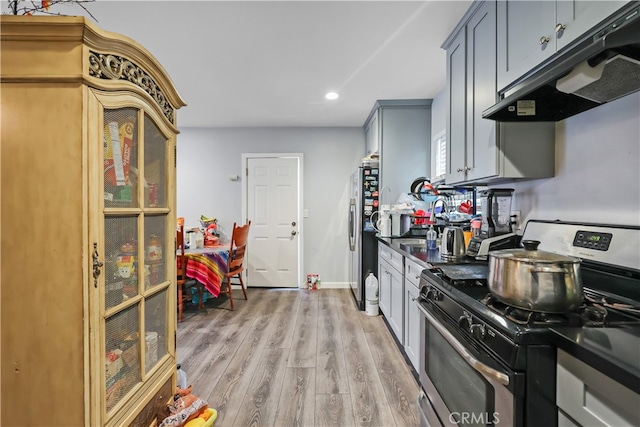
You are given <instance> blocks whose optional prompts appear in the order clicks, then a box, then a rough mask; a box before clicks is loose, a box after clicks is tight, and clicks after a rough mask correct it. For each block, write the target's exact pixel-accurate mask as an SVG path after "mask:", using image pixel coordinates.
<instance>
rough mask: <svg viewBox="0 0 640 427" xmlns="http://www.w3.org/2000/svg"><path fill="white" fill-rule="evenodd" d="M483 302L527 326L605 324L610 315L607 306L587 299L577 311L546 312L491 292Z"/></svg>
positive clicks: (506, 316) (498, 312)
mask: <svg viewBox="0 0 640 427" xmlns="http://www.w3.org/2000/svg"><path fill="white" fill-rule="evenodd" d="M482 303H483V304H484V305H486V306H487V307H489V308H490V309H491V310H493V311H494V312H495V313H497V314H499V315H501V316H504V317H505V318H507V319H509V320H511V321H512V322H515V323H517V324H520V325H526V326H554V325H556V326H558V325H562V326H605V325H606V324H607V321H608V315H609V311H608V310H607V309H606V308H605V307H603V306H602V305H600V304H594V303H591V302H589V301H587V300H585V302H584V303H583V304H582V305H581V306H580V307H578V308H577V309H576V310H575V311H572V312H566V313H546V312H539V311H531V310H526V309H522V308H519V307H513V306H510V305H508V304H505V303H503V302H502V301H500V300H498V299H497V298H496V297H494V296H493V295H491V294H488V295H487V296H486V297H485V298H484V299H483V300H482Z"/></svg>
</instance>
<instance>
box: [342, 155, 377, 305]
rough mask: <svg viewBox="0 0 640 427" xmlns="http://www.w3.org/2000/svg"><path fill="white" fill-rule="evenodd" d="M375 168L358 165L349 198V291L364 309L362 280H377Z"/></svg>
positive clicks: (353, 176) (352, 178)
mask: <svg viewBox="0 0 640 427" xmlns="http://www.w3.org/2000/svg"><path fill="white" fill-rule="evenodd" d="M378 173H379V169H378V166H360V167H359V168H358V170H357V171H356V172H355V173H354V174H353V175H351V195H350V198H349V249H350V251H351V252H350V255H351V258H350V271H351V278H350V281H349V282H350V284H351V291H352V293H353V297H354V298H355V301H356V305H357V306H358V309H360V310H364V302H365V294H364V292H365V287H364V281H365V279H366V278H367V276H368V275H369V273H373V274H374V275H375V276H376V277H378V240H377V239H376V236H375V235H376V230H375V228H374V227H373V222H372V221H375V220H376V219H377V217H378V215H375V217H374V218H373V219H372V218H371V217H372V215H373V213H374V212H376V211H377V210H378V202H379V198H378V196H379V185H380V179H379V175H378Z"/></svg>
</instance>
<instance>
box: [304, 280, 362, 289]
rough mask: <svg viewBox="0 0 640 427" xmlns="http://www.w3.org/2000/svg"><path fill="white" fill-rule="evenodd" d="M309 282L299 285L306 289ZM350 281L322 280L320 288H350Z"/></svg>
mask: <svg viewBox="0 0 640 427" xmlns="http://www.w3.org/2000/svg"><path fill="white" fill-rule="evenodd" d="M306 287H307V284H306V283H305V284H304V285H302V286H299V288H300V289H306ZM349 288H350V286H349V282H322V281H321V282H320V288H319V289H349Z"/></svg>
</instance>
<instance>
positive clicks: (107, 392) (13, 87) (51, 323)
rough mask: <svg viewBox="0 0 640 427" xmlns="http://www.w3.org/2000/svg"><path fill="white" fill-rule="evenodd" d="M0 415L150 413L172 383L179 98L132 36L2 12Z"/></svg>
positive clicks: (90, 421)
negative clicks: (0, 342)
mask: <svg viewBox="0 0 640 427" xmlns="http://www.w3.org/2000/svg"><path fill="white" fill-rule="evenodd" d="M0 24H1V25H0V33H1V34H0V35H1V45H0V55H1V57H0V59H1V61H2V68H1V82H2V90H1V102H2V104H1V107H2V122H1V129H2V131H1V132H2V134H1V136H2V147H1V151H0V160H1V172H2V181H1V189H2V206H1V213H2V223H1V232H2V233H1V236H2V246H1V256H2V258H1V265H2V273H1V274H2V292H1V316H2V317H1V320H2V323H1V333H2V347H1V358H2V372H1V374H2V377H1V397H0V399H1V402H0V404H1V405H0V407H1V408H2V409H1V411H2V412H1V414H0V424H2V425H47V426H62V425H64V426H72V425H73V426H78V425H91V426H98V425H106V426H122V425H149V424H150V423H152V422H153V420H154V418H155V415H156V412H157V409H158V408H159V407H160V406H162V405H164V404H166V403H167V402H168V401H169V400H170V399H171V396H172V395H173V393H174V391H175V386H176V354H175V347H176V346H175V331H176V295H175V294H176V292H175V277H176V275H175V229H176V225H175V224H176V213H175V206H176V198H175V144H176V135H177V133H178V128H177V124H176V111H177V109H179V108H180V107H182V106H184V105H185V103H184V101H183V100H182V99H181V98H180V96H179V95H178V93H177V91H176V89H175V88H174V86H173V83H172V82H171V80H170V78H169V77H168V76H167V74H166V72H165V71H164V69H163V68H162V66H161V65H160V64H158V62H157V61H156V60H155V58H153V56H152V55H151V54H150V53H149V52H148V51H147V50H145V49H144V48H143V47H142V46H140V45H139V44H137V43H136V42H135V41H133V40H131V39H129V38H127V37H124V36H121V35H118V34H114V33H109V32H105V31H102V30H100V29H99V28H97V27H96V26H94V25H93V24H92V23H90V22H88V21H86V20H85V19H84V18H80V17H58V16H56V17H52V16H42V17H35V16H26V17H25V16H2V18H1V21H0Z"/></svg>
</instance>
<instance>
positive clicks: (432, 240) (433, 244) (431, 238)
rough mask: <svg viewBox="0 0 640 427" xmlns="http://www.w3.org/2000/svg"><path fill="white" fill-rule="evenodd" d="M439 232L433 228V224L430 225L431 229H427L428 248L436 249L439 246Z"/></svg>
mask: <svg viewBox="0 0 640 427" xmlns="http://www.w3.org/2000/svg"><path fill="white" fill-rule="evenodd" d="M437 239H438V233H436V230H434V229H433V225H432V226H431V227H429V231H427V249H428V250H436V249H437V248H438V244H437Z"/></svg>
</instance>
